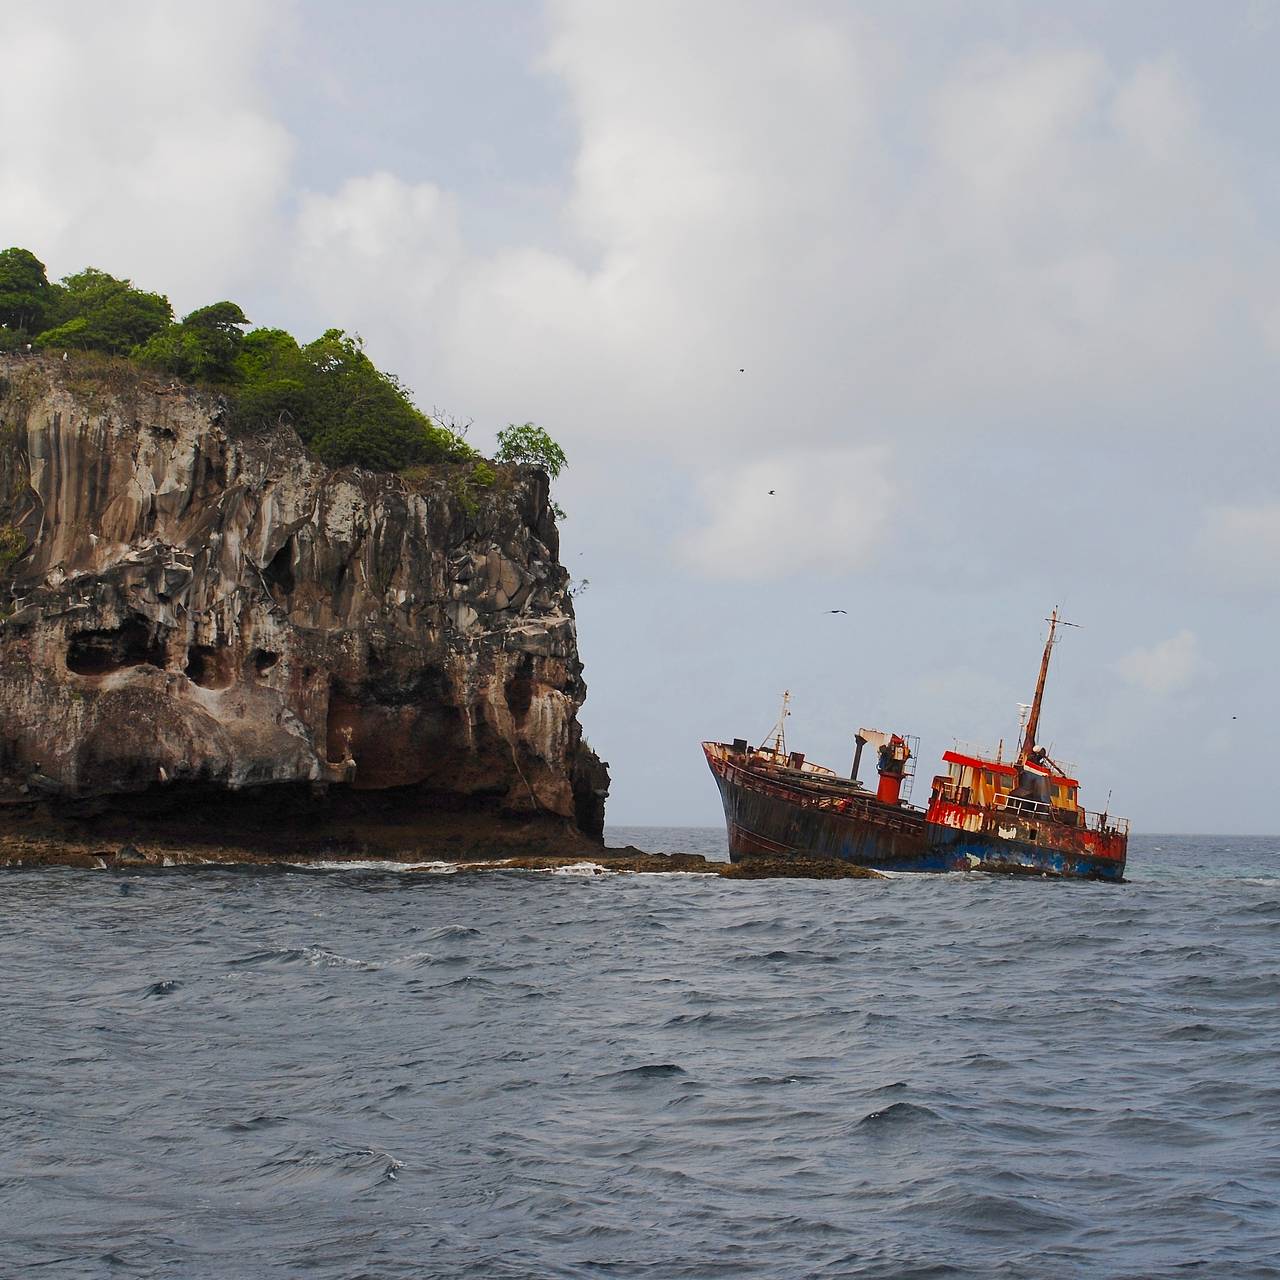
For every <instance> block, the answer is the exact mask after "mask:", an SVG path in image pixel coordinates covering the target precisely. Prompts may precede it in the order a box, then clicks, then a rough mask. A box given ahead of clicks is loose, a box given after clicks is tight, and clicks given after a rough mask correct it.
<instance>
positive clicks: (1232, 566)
mask: <svg viewBox="0 0 1280 1280" xmlns="http://www.w3.org/2000/svg"><path fill="white" fill-rule="evenodd" d="M1196 553H1197V557H1198V559H1199V561H1200V564H1201V566H1202V568H1203V569H1204V570H1205V572H1206V573H1208V574H1209V575H1210V576H1211V577H1212V578H1213V579H1214V580H1215V581H1216V582H1217V583H1218V584H1219V585H1221V586H1225V587H1228V588H1231V589H1239V590H1254V589H1263V590H1274V589H1275V588H1277V587H1280V502H1264V503H1257V504H1254V505H1239V506H1221V507H1212V508H1210V509H1209V511H1207V512H1206V514H1205V518H1204V523H1203V525H1202V526H1201V529H1200V534H1199V538H1198V540H1197V543H1196Z"/></svg>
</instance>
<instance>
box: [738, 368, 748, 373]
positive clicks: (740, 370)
mask: <svg viewBox="0 0 1280 1280" xmlns="http://www.w3.org/2000/svg"><path fill="white" fill-rule="evenodd" d="M738 372H739V373H746V370H745V369H739V370H738Z"/></svg>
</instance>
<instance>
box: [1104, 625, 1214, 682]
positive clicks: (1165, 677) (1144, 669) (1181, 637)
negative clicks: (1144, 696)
mask: <svg viewBox="0 0 1280 1280" xmlns="http://www.w3.org/2000/svg"><path fill="white" fill-rule="evenodd" d="M1201 668H1202V662H1201V658H1200V645H1199V641H1198V640H1197V639H1196V636H1195V633H1194V632H1192V631H1187V630H1183V631H1179V632H1178V633H1177V635H1174V636H1170V637H1169V639H1168V640H1161V641H1160V642H1159V643H1158V644H1154V645H1152V646H1151V647H1150V648H1148V649H1135V650H1134V651H1133V652H1132V653H1129V654H1126V655H1125V656H1124V657H1123V658H1121V659H1120V660H1119V661H1118V662H1117V663H1116V670H1117V671H1118V672H1119V673H1120V675H1121V676H1122V677H1123V678H1124V679H1125V680H1127V681H1128V682H1129V683H1130V684H1133V685H1137V686H1138V688H1140V689H1145V690H1146V691H1147V692H1148V693H1152V694H1155V695H1156V696H1157V697H1164V696H1166V695H1168V694H1171V693H1178V692H1180V691H1181V690H1183V689H1185V688H1187V687H1188V686H1189V685H1190V684H1191V682H1192V680H1194V678H1195V677H1196V675H1197V674H1198V673H1199V672H1200V670H1201Z"/></svg>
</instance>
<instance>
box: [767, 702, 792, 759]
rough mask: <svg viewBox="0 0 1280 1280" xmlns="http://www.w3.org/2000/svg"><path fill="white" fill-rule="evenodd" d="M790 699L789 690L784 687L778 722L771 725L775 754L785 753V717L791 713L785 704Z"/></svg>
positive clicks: (782, 754)
mask: <svg viewBox="0 0 1280 1280" xmlns="http://www.w3.org/2000/svg"><path fill="white" fill-rule="evenodd" d="M790 701H791V690H790V689H784V690H783V691H782V710H781V711H780V712H779V713H778V723H777V724H776V725H774V727H773V754H774V755H776V756H784V755H786V754H787V717H788V716H789V715H790V714H791V712H790V711H788V710H787V704H788V703H789V702H790ZM766 741H768V739H766Z"/></svg>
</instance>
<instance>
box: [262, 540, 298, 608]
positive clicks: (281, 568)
mask: <svg viewBox="0 0 1280 1280" xmlns="http://www.w3.org/2000/svg"><path fill="white" fill-rule="evenodd" d="M262 577H263V581H265V582H266V584H267V586H268V587H269V588H270V590H271V594H272V595H276V594H279V595H284V596H289V595H292V594H293V589H294V587H295V586H296V585H297V583H296V582H295V580H294V576H293V539H292V538H286V539H285V541H284V546H282V547H281V548H280V550H279V551H277V552H276V553H275V555H273V556H272V557H271V560H270V563H268V565H267V567H266V568H265V569H263V571H262Z"/></svg>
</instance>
